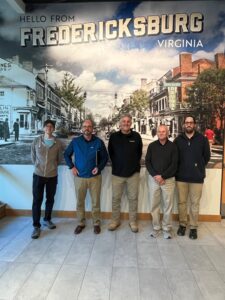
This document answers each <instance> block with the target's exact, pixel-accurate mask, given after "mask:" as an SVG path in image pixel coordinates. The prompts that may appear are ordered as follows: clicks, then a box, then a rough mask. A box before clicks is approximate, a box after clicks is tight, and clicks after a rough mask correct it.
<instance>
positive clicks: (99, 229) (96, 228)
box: [94, 225, 101, 234]
mask: <svg viewBox="0 0 225 300" xmlns="http://www.w3.org/2000/svg"><path fill="white" fill-rule="evenodd" d="M100 232H101V227H100V226H99V225H94V233H95V234H99V233H100Z"/></svg>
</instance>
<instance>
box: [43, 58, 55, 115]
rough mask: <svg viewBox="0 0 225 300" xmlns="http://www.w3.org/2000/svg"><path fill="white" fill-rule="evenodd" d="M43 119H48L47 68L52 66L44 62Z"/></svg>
mask: <svg viewBox="0 0 225 300" xmlns="http://www.w3.org/2000/svg"><path fill="white" fill-rule="evenodd" d="M42 67H44V70H45V121H46V120H47V119H48V69H49V68H52V67H53V66H52V65H48V64H45V65H44V66H42Z"/></svg>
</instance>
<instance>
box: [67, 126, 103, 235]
mask: <svg viewBox="0 0 225 300" xmlns="http://www.w3.org/2000/svg"><path fill="white" fill-rule="evenodd" d="M82 133H83V134H82V135H81V136H79V137H77V138H74V139H73V140H72V141H71V143H70V144H69V146H68V147H67V149H66V151H65V153H64V157H65V160H66V163H67V165H68V166H69V168H70V169H71V171H72V173H73V175H74V176H75V190H76V197H77V217H78V219H79V224H78V226H77V227H76V228H75V231H74V233H75V234H79V233H81V232H82V230H83V229H84V228H85V197H86V194H87V190H88V189H89V192H90V196H91V200H92V218H93V224H94V233H96V234H99V233H100V232H101V227H100V219H101V218H100V192H101V182H102V177H101V171H102V170H103V169H104V167H105V165H106V163H107V161H108V154H107V151H106V147H105V144H104V143H103V141H102V140H101V139H100V138H98V137H96V136H95V135H93V134H92V133H93V123H92V121H91V120H85V121H84V122H83V124H82ZM73 155H74V157H75V159H74V161H72V156H73Z"/></svg>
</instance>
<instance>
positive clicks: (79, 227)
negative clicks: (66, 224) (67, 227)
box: [74, 225, 85, 234]
mask: <svg viewBox="0 0 225 300" xmlns="http://www.w3.org/2000/svg"><path fill="white" fill-rule="evenodd" d="M84 227H85V225H82V226H81V225H78V226H77V227H76V228H75V230H74V234H79V233H81V232H82V230H83V229H84Z"/></svg>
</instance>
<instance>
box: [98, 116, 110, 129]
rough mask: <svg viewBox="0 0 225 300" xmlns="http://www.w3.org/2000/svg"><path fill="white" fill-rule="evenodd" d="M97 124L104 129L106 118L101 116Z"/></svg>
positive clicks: (106, 122)
mask: <svg viewBox="0 0 225 300" xmlns="http://www.w3.org/2000/svg"><path fill="white" fill-rule="evenodd" d="M99 126H100V127H101V129H102V130H105V128H106V127H107V126H108V120H107V119H106V118H102V119H101V120H100V122H99Z"/></svg>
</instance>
